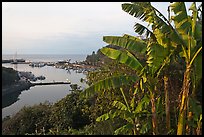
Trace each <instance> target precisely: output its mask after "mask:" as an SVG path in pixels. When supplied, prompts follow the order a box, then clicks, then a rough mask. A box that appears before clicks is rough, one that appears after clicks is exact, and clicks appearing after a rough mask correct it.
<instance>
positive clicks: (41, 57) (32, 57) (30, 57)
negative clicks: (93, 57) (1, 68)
mask: <svg viewBox="0 0 204 137" xmlns="http://www.w3.org/2000/svg"><path fill="white" fill-rule="evenodd" d="M86 56H87V54H17V55H15V54H2V59H13V58H16V59H25V60H26V61H45V62H46V61H47V62H56V61H59V60H69V59H71V62H75V61H84V60H85V59H86Z"/></svg>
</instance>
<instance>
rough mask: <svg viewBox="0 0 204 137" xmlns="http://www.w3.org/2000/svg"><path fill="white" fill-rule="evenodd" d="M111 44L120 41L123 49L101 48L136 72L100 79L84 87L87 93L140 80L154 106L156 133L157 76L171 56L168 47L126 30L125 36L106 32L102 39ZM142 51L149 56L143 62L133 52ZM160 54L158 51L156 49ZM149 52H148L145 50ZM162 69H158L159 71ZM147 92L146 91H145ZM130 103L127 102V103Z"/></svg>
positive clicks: (156, 131) (103, 51) (118, 43)
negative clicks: (111, 34)
mask: <svg viewBox="0 0 204 137" xmlns="http://www.w3.org/2000/svg"><path fill="white" fill-rule="evenodd" d="M103 40H104V41H105V42H107V43H108V44H111V45H117V46H120V47H122V49H120V50H117V49H113V48H108V47H104V48H102V49H101V50H100V51H101V52H102V53H103V54H104V55H106V56H108V57H109V58H111V59H114V60H117V61H118V62H119V63H123V64H126V65H127V66H129V67H130V68H131V69H133V70H135V72H136V76H128V75H125V76H117V77H110V78H107V79H105V80H102V81H99V82H97V83H95V84H94V85H92V86H90V87H89V88H87V89H86V90H85V92H84V93H85V94H86V95H91V94H93V93H95V92H97V91H101V90H104V89H108V88H117V87H121V86H123V85H129V84H130V82H140V87H141V90H143V91H144V90H145V91H146V93H147V92H148V93H149V97H150V100H151V108H152V110H151V111H152V129H153V134H158V129H157V128H158V127H157V117H156V115H157V114H156V105H155V93H156V90H157V89H156V87H157V84H158V82H157V81H158V80H157V76H158V72H159V71H160V69H161V68H162V67H163V65H164V62H167V60H168V59H169V56H168V55H169V54H171V53H169V52H168V50H166V49H165V48H164V47H163V46H161V45H159V44H158V43H155V42H154V41H144V40H141V39H139V38H137V37H134V36H130V35H127V34H125V35H124V36H122V37H116V36H105V37H104V39H103ZM138 52H140V53H143V54H145V55H146V56H147V61H146V62H140V61H139V60H138V59H137V58H136V57H135V54H134V53H138ZM158 52H159V53H161V54H157V53H158ZM146 53H147V54H146ZM158 70H159V71H158ZM144 93H145V92H144ZM126 104H127V103H126Z"/></svg>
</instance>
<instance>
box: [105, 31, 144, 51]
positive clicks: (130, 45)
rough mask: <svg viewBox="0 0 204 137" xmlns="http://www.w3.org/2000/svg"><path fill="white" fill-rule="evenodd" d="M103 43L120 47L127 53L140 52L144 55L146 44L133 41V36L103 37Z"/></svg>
mask: <svg viewBox="0 0 204 137" xmlns="http://www.w3.org/2000/svg"><path fill="white" fill-rule="evenodd" d="M103 41H104V42H106V43H108V44H110V45H116V46H120V47H122V48H125V49H127V50H129V51H133V52H140V53H141V52H142V53H145V51H146V47H147V46H146V43H145V42H144V41H142V40H140V39H139V38H136V37H135V39H133V36H130V35H124V36H123V37H118V36H104V37H103Z"/></svg>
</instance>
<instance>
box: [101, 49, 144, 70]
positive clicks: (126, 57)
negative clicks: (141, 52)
mask: <svg viewBox="0 0 204 137" xmlns="http://www.w3.org/2000/svg"><path fill="white" fill-rule="evenodd" d="M100 51H101V52H102V53H103V54H104V55H106V56H107V57H109V58H111V59H115V60H117V61H119V62H120V63H123V64H126V65H127V66H129V67H130V68H131V69H133V70H137V71H139V72H140V71H141V70H142V68H143V66H142V64H140V62H139V61H138V60H137V59H136V58H135V57H134V56H133V55H132V54H131V53H130V52H128V51H120V50H116V49H112V48H107V47H104V48H102V49H100Z"/></svg>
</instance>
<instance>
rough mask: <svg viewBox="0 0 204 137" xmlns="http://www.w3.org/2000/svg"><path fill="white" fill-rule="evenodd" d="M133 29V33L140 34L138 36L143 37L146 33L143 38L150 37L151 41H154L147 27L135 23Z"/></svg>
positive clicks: (152, 34)
mask: <svg viewBox="0 0 204 137" xmlns="http://www.w3.org/2000/svg"><path fill="white" fill-rule="evenodd" d="M134 29H135V32H136V33H138V34H140V35H143V34H145V33H146V34H145V36H146V37H147V38H148V37H149V36H150V37H151V38H152V39H154V40H155V39H156V38H155V36H154V33H153V32H151V31H150V30H149V29H148V28H147V27H145V26H143V25H141V24H139V23H136V24H135V25H134Z"/></svg>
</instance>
